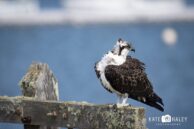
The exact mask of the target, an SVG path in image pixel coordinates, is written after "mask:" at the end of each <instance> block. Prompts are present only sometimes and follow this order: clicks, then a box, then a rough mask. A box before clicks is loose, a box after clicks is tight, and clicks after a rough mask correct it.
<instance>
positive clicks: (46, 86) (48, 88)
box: [20, 63, 59, 129]
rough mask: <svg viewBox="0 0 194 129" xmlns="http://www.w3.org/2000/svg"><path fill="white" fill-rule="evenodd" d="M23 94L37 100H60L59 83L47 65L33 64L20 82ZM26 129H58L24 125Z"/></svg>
mask: <svg viewBox="0 0 194 129" xmlns="http://www.w3.org/2000/svg"><path fill="white" fill-rule="evenodd" d="M20 86H21V90H22V94H23V95H24V96H27V97H34V98H35V99H36V100H59V93H58V82H57V80H56V78H55V77H54V75H53V73H52V71H51V70H50V69H49V67H48V65H47V64H43V63H34V64H32V65H31V66H30V67H29V69H28V71H27V73H26V75H25V76H24V77H23V78H22V80H21V81H20ZM24 128H25V129H58V128H57V127H45V126H37V125H36V126H35V125H30V126H29V125H24Z"/></svg>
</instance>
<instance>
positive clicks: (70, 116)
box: [0, 63, 146, 129]
mask: <svg viewBox="0 0 194 129" xmlns="http://www.w3.org/2000/svg"><path fill="white" fill-rule="evenodd" d="M20 86H21V88H22V94H23V95H24V96H17V97H7V96H0V122H9V123H22V124H24V128H25V129H57V128H58V127H66V128H69V129H72V128H80V129H146V126H145V123H146V122H145V121H146V120H145V114H144V113H145V111H144V109H143V108H136V107H132V106H127V107H122V108H117V107H116V106H114V105H95V104H90V103H87V102H59V101H57V100H58V98H59V94H58V83H57V80H56V79H55V77H54V75H53V73H52V72H51V70H49V68H48V65H46V64H41V63H38V64H32V65H31V66H30V68H29V70H28V72H27V74H26V75H25V76H24V77H23V79H22V80H21V81H20Z"/></svg>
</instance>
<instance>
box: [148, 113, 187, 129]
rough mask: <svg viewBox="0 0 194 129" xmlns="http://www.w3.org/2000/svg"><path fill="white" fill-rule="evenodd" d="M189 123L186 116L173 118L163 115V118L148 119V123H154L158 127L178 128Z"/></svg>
mask: <svg viewBox="0 0 194 129" xmlns="http://www.w3.org/2000/svg"><path fill="white" fill-rule="evenodd" d="M187 121H188V118H187V117H185V116H172V115H169V114H166V115H163V116H161V117H158V116H154V117H148V122H150V123H154V124H156V125H169V126H177V125H181V124H184V123H186V122H187Z"/></svg>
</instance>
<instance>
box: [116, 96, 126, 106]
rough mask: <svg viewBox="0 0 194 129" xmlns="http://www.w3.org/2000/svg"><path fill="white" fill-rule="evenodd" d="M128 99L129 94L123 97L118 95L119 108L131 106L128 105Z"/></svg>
mask: <svg viewBox="0 0 194 129" xmlns="http://www.w3.org/2000/svg"><path fill="white" fill-rule="evenodd" d="M127 99H128V95H127V94H125V95H123V96H121V95H118V101H117V107H123V106H128V105H129V104H128V103H127Z"/></svg>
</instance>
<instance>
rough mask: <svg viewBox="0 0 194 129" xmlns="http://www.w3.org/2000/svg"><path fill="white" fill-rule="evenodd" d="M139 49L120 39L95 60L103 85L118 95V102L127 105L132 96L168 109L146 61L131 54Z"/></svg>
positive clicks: (96, 69) (153, 105)
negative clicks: (158, 92) (97, 60)
mask: <svg viewBox="0 0 194 129" xmlns="http://www.w3.org/2000/svg"><path fill="white" fill-rule="evenodd" d="M129 51H134V52H135V49H134V48H133V47H132V45H131V44H128V42H127V41H124V40H122V39H118V41H117V43H116V45H115V46H114V47H113V49H112V50H111V51H109V52H108V53H107V54H105V55H104V56H103V57H102V59H101V60H100V61H99V62H97V63H96V64H95V71H96V75H97V77H98V78H99V79H100V81H101V83H102V85H103V86H104V88H105V89H106V90H108V91H109V92H111V93H116V95H117V96H118V102H117V106H118V107H121V106H127V105H128V103H127V99H128V98H132V99H134V100H137V101H140V102H142V103H144V104H147V105H149V106H152V107H155V108H157V109H158V110H160V111H164V109H163V106H164V104H163V102H162V99H161V98H160V97H159V96H158V95H157V94H156V93H155V92H154V90H153V87H152V84H151V82H150V81H149V80H148V77H147V75H146V73H145V67H144V65H145V64H144V63H142V62H141V61H139V60H138V59H135V58H132V57H131V56H128V53H129Z"/></svg>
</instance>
